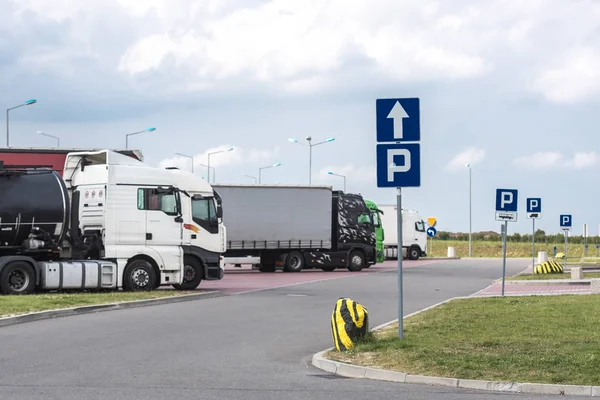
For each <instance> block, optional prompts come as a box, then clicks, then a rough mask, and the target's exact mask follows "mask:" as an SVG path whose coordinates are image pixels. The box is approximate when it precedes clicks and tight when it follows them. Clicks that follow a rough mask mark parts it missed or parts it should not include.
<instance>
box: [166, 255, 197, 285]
mask: <svg viewBox="0 0 600 400" xmlns="http://www.w3.org/2000/svg"><path fill="white" fill-rule="evenodd" d="M184 264H185V265H184V266H183V282H182V283H181V284H176V285H173V287H174V288H175V289H177V290H194V289H196V288H197V287H198V285H199V284H200V281H202V272H203V270H202V263H201V262H200V261H198V260H197V259H196V258H193V257H185V259H184Z"/></svg>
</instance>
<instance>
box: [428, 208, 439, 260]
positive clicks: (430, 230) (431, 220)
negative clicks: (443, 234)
mask: <svg viewBox="0 0 600 400" xmlns="http://www.w3.org/2000/svg"><path fill="white" fill-rule="evenodd" d="M436 223H437V218H435V217H428V218H427V224H428V225H429V228H427V236H429V237H430V238H431V245H430V247H429V251H430V252H431V253H432V254H433V238H434V237H435V235H437V229H435V224H436Z"/></svg>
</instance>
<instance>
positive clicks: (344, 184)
mask: <svg viewBox="0 0 600 400" xmlns="http://www.w3.org/2000/svg"><path fill="white" fill-rule="evenodd" d="M344 193H346V177H345V176H344Z"/></svg>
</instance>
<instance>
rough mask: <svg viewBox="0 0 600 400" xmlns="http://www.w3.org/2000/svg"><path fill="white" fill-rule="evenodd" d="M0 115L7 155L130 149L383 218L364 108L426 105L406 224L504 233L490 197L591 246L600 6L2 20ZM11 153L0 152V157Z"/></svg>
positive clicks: (313, 8)
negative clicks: (285, 187)
mask: <svg viewBox="0 0 600 400" xmlns="http://www.w3.org/2000/svg"><path fill="white" fill-rule="evenodd" d="M0 9H1V10H2V12H1V13H0V72H1V74H0V76H1V77H2V78H1V79H0V103H1V104H3V105H4V106H5V108H8V107H11V106H13V105H17V104H19V103H21V102H22V101H24V100H26V99H29V98H36V99H37V100H38V103H37V104H35V105H33V106H30V107H23V108H19V109H18V110H14V111H13V112H11V125H10V126H11V142H10V145H11V146H51V145H53V143H54V142H53V140H52V139H51V138H48V137H44V136H41V135H39V134H37V133H36V132H37V131H44V132H46V133H48V134H52V135H56V136H59V137H60V140H61V143H60V144H61V146H62V147H108V148H124V147H125V133H127V132H135V131H139V130H142V129H144V128H146V127H150V126H153V127H156V131H154V132H152V133H148V134H144V135H137V136H133V137H130V147H131V148H136V149H140V150H141V151H142V152H143V153H144V156H145V161H147V162H148V163H150V164H153V165H157V166H158V165H160V166H165V165H178V166H180V167H185V168H190V167H191V163H190V160H189V159H187V158H183V157H180V158H177V157H176V155H175V153H184V154H188V155H193V156H195V172H197V173H198V174H202V175H206V172H205V171H206V168H204V167H202V166H201V165H200V164H206V162H207V157H206V154H207V152H211V151H217V150H219V149H226V148H228V147H234V150H233V151H231V152H228V153H222V154H215V155H213V156H211V165H212V166H214V167H215V172H216V179H217V181H218V182H219V183H239V182H247V183H252V182H253V180H252V179H250V178H247V177H244V176H243V175H244V174H248V175H251V176H257V175H258V168H259V167H261V166H267V165H270V164H272V163H276V162H281V164H282V165H281V167H278V168H273V169H266V170H263V174H262V178H263V183H286V184H307V183H308V150H307V148H305V147H303V146H300V145H298V144H293V143H290V142H288V138H290V137H296V138H298V139H300V140H301V141H302V140H303V138H304V137H306V136H308V135H310V136H312V137H313V139H314V141H321V140H324V139H326V138H328V137H335V139H336V140H335V141H334V142H331V143H326V144H323V145H320V146H317V147H315V148H313V171H312V176H313V184H327V185H335V187H336V188H341V187H342V186H341V185H342V178H338V177H333V176H329V175H327V174H326V172H327V171H333V172H335V173H338V174H343V175H346V176H347V187H348V191H352V192H360V193H362V194H363V195H364V196H365V197H367V198H369V199H372V200H374V201H376V202H379V203H382V204H386V203H394V202H395V190H394V189H378V188H377V186H376V179H375V100H376V99H377V98H385V97H419V98H420V99H421V123H422V141H421V143H422V144H421V146H422V186H421V187H420V188H407V189H405V190H404V206H405V207H407V208H411V209H416V210H418V211H419V212H421V213H422V215H423V217H428V216H435V217H437V218H438V221H439V222H438V229H443V230H452V231H468V227H469V225H468V221H469V219H468V218H469V214H468V200H469V197H468V189H469V184H468V182H469V173H468V169H467V168H466V167H465V163H471V165H472V174H473V177H472V179H473V230H474V231H479V230H495V231H499V229H500V223H499V222H496V221H495V219H494V200H495V190H496V188H499V187H504V188H515V189H519V196H520V201H519V207H520V211H522V212H521V213H520V214H519V221H518V222H517V223H511V224H510V226H509V229H510V231H515V230H516V231H520V232H523V233H526V232H529V231H530V229H531V221H530V220H527V219H526V218H525V212H524V207H525V198H526V197H541V198H542V201H543V217H542V220H540V221H539V222H538V224H537V226H539V227H541V228H543V229H546V230H547V231H552V232H557V231H558V230H559V214H560V213H572V214H573V218H574V225H575V233H576V234H579V233H581V230H582V224H583V223H588V224H589V225H590V233H591V234H592V235H597V234H598V224H600V206H599V204H600V203H599V201H598V191H597V185H598V179H599V178H598V173H597V171H598V154H597V151H598V146H599V144H600V139H599V137H598V134H597V130H598V129H597V126H598V123H599V122H600V116H599V115H600V114H599V113H598V110H599V106H600V104H599V103H600V102H599V94H600V30H599V27H600V1H597V0H527V1H523V0H486V1H475V0H453V1H442V0H440V1H429V0H421V1H418V2H417V1H405V0H328V1H319V0H273V1H261V0H199V1H196V0H168V1H167V0H144V1H142V0H102V1H100V0H86V1H81V0H52V1H51V0H18V1H13V0H0ZM1 143H2V145H4V143H5V141H4V139H3V140H2V141H1Z"/></svg>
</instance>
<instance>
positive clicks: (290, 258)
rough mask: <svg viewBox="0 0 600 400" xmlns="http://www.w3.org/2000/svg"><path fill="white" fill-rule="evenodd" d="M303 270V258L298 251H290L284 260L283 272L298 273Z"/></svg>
mask: <svg viewBox="0 0 600 400" xmlns="http://www.w3.org/2000/svg"><path fill="white" fill-rule="evenodd" d="M303 268H304V256H303V255H302V253H300V252H299V251H292V252H291V253H290V254H288V255H287V257H286V258H285V267H284V268H283V270H284V271H285V272H300V271H302V269H303Z"/></svg>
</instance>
